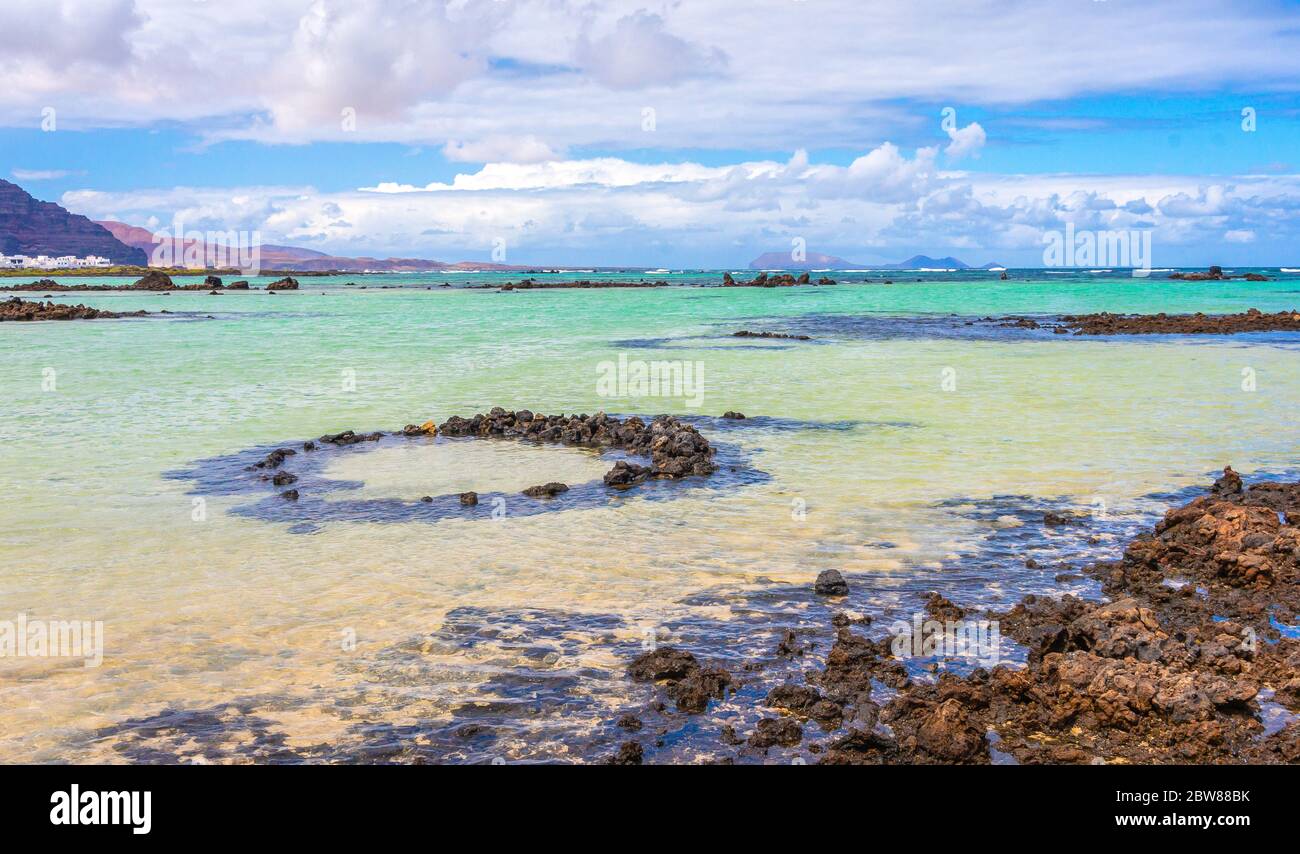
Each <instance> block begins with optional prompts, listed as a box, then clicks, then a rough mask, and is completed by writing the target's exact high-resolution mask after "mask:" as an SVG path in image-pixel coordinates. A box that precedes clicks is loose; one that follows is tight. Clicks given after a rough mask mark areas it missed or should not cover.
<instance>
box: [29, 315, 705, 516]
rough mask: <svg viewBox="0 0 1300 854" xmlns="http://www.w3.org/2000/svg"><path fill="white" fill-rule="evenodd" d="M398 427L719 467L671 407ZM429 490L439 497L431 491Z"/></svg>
mask: <svg viewBox="0 0 1300 854" xmlns="http://www.w3.org/2000/svg"><path fill="white" fill-rule="evenodd" d="M15 299H16V298H15ZM399 434H400V435H401V436H405V437H407V438H416V437H420V436H436V435H438V434H442V435H443V436H447V437H452V438H471V437H472V438H484V439H486V438H496V439H518V440H523V441H532V442H538V443H553V444H561V445H572V446H576V447H584V448H593V449H618V450H622V451H626V452H627V453H629V454H633V455H636V456H641V457H646V458H649V460H650V465H648V466H646V465H641V464H639V463H635V462H632V461H630V460H618V461H617V462H615V463H614V465H613V467H612V468H611V469H610V470H609V471H608V472H606V474H605V476H604V483H605V485H606V486H609V487H611V488H614V489H619V490H623V489H628V488H630V487H632V486H635V485H636V484H639V483H643V482H645V481H647V480H650V479H652V478H669V479H677V478H683V477H689V476H692V475H699V476H704V475H709V474H712V473H713V472H714V471H716V470H717V465H716V464H715V463H714V462H713V457H714V454H715V449H714V448H713V446H712V445H710V444H709V441H708V440H707V439H705V438H704V437H703V436H702V435H700V432H699V431H698V430H696V429H695V427H693V426H692V425H690V424H686V423H684V422H682V421H681V420H679V419H677V418H675V417H673V416H671V415H659V416H656V417H655V418H654V419H652V420H651V421H650V422H648V423H647V422H646V421H644V420H642V419H641V418H638V417H636V416H632V417H630V418H627V419H623V420H620V419H618V418H614V417H611V416H608V415H606V414H605V413H603V412H597V413H596V414H595V415H586V414H583V415H542V414H541V413H534V412H532V411H531V410H527V409H521V410H519V411H518V412H507V411H506V410H505V409H502V408H501V407H496V408H494V409H493V410H492V411H491V412H488V413H487V414H486V415H483V414H480V415H474V416H472V417H470V418H462V417H460V416H457V415H453V416H452V417H450V418H448V419H447V420H446V421H445V422H443V423H442V424H439V425H436V426H435V424H434V422H433V421H425V422H424V423H422V424H407V425H406V426H405V427H403V428H402V429H401V430H400V431H399ZM384 436H385V434H384V433H383V432H378V431H376V432H373V433H357V432H355V431H352V430H344V431H343V432H341V433H327V434H325V435H324V436H321V437H320V438H318V439H316V440H315V441H310V442H306V443H304V444H303V446H302V447H303V450H304V451H306V452H311V451H315V450H317V449H318V448H319V447H320V446H323V445H334V446H335V447H350V446H352V445H359V444H362V443H366V442H377V441H379V440H380V439H382V438H383V437H384ZM296 453H297V451H295V450H294V449H293V448H288V447H285V448H276V449H275V450H273V451H271V452H270V453H268V454H267V455H266V457H264V458H263V459H261V460H259V461H258V462H256V463H253V464H252V465H249V466H247V467H246V468H247V470H249V471H254V470H259V469H260V470H275V469H278V468H280V466H282V465H283V464H284V463H285V461H286V460H287V459H288V458H289V457H292V456H294V455H295V454H296ZM262 479H264V480H270V481H272V482H273V483H274V485H275V486H285V485H288V484H290V483H294V482H296V481H297V477H296V476H294V475H291V474H288V473H283V472H282V473H277V474H275V475H274V476H272V475H263V476H262ZM568 490H569V486H568V485H567V484H564V483H559V482H550V483H543V484H538V485H536V486H530V487H528V488H527V489H525V490H523V494H524V495H527V496H529V497H530V498H538V499H545V498H554V497H555V496H557V495H559V494H561V493H563V492H567V491H568ZM296 495H297V493H296V491H295V496H296ZM426 497H428V498H429V499H430V500H432V497H431V496H426ZM459 500H460V504H461V505H462V506H464V507H474V506H476V505H477V504H478V502H479V496H478V493H477V492H463V493H460V495H459Z"/></svg>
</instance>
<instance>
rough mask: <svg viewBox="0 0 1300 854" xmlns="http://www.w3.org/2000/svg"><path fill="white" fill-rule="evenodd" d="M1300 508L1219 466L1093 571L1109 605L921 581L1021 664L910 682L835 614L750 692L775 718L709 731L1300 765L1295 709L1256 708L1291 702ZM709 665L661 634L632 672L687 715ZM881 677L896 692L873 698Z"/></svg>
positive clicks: (889, 648)
mask: <svg viewBox="0 0 1300 854" xmlns="http://www.w3.org/2000/svg"><path fill="white" fill-rule="evenodd" d="M1296 520H1300V483H1271V482H1260V483H1256V484H1254V485H1253V486H1246V484H1245V483H1244V482H1243V481H1242V479H1241V477H1240V476H1239V475H1238V474H1237V473H1236V472H1234V471H1232V469H1231V468H1227V469H1225V470H1224V474H1223V476H1221V477H1220V478H1218V480H1216V481H1215V484H1214V487H1213V488H1212V489H1211V490H1210V491H1209V492H1208V493H1207V494H1206V495H1204V496H1202V497H1199V498H1197V499H1195V500H1194V501H1191V502H1190V503H1188V504H1185V505H1183V506H1181V507H1177V508H1174V509H1171V510H1170V511H1169V512H1168V513H1167V514H1166V515H1165V518H1164V519H1163V521H1161V522H1160V523H1159V524H1158V525H1157V526H1156V527H1155V529H1154V530H1153V531H1152V532H1150V533H1148V534H1146V535H1143V536H1139V537H1137V538H1136V539H1135V540H1134V541H1133V542H1132V543H1130V545H1129V546H1128V548H1127V549H1126V551H1125V552H1124V555H1123V557H1122V558H1121V559H1120V560H1118V561H1113V562H1101V563H1097V564H1094V565H1092V566H1090V567H1088V569H1087V570H1086V573H1087V574H1088V575H1090V576H1091V577H1093V578H1095V579H1097V580H1098V581H1100V582H1101V584H1102V588H1103V591H1104V593H1105V594H1106V596H1107V597H1108V601H1106V602H1094V601H1085V600H1082V599H1079V598H1076V597H1074V596H1070V595H1065V596H1062V597H1059V598H1054V597H1043V596H1026V597H1025V598H1024V599H1023V600H1022V601H1021V602H1020V603H1019V604H1017V605H1016V606H1015V607H1013V608H1011V609H1010V610H1009V611H1006V612H1005V613H1001V614H980V615H973V614H971V612H969V611H968V610H967V609H963V608H960V607H958V606H956V605H954V604H953V603H952V602H951V601H949V600H948V599H947V598H946V597H944V596H943V595H942V594H940V593H938V592H934V593H931V594H929V595H928V597H927V598H926V601H925V610H926V612H927V613H928V614H929V615H930V617H932V618H933V619H936V620H941V621H957V620H962V619H967V620H970V619H979V620H984V619H993V620H997V621H998V622H999V624H1000V626H1001V631H1002V633H1003V634H1005V635H1008V636H1010V637H1012V638H1014V639H1015V640H1016V641H1017V642H1019V643H1020V644H1022V645H1024V646H1025V647H1027V649H1028V661H1027V665H1026V666H1025V667H1022V668H1014V667H1010V666H1006V665H998V666H996V667H993V668H992V669H991V670H988V669H984V668H979V669H975V670H974V671H973V672H971V673H970V674H969V675H966V676H959V675H956V674H954V673H951V672H943V673H942V674H941V675H940V676H939V677H938V679H937V680H936V681H934V682H928V681H925V682H923V681H918V680H914V679H913V678H912V676H911V674H910V673H909V671H908V669H907V668H906V667H905V666H904V664H903V662H902V660H901V659H899V658H896V657H895V654H894V649H893V639H892V638H890V637H884V638H880V639H872V638H868V637H865V636H863V635H861V634H858V633H857V632H855V631H852V630H851V629H850V627H849V621H848V620H840V619H834V620H832V624H833V625H834V626H836V627H838V632H837V634H836V636H835V642H834V645H833V646H832V647H831V649H830V650H829V652H828V653H827V654H826V657H825V663H824V666H823V667H822V668H821V669H820V670H809V671H807V675H806V684H796V683H790V682H787V683H785V684H781V685H779V686H777V687H775V688H773V689H772V690H770V691H769V692H768V694H767V695H766V698H765V699H764V700H763V701H762V706H763V707H766V708H768V709H775V710H777V711H779V712H782V713H783V714H784V717H781V718H771V717H764V718H762V719H761V720H759V721H758V723H757V726H756V728H755V729H754V731H753V733H752V734H751V735H750V736H749V739H748V741H746V740H745V739H742V738H740V737H738V736H737V735H736V733H735V731H734V729H733V728H731V727H729V726H728V727H723V729H722V732H721V736H720V745H721V746H722V747H723V749H726V748H738V749H761V750H769V749H779V748H790V747H795V746H797V745H799V744H801V742H802V740H803V739H804V737H805V732H804V729H803V728H802V727H800V725H799V722H800V721H816V722H818V723H820V724H821V725H822V726H823V728H824V729H825V730H826V731H828V732H829V733H831V735H830V738H829V739H828V741H827V742H826V743H824V744H823V743H820V742H818V743H812V744H809V745H807V750H808V752H810V753H814V754H817V755H819V762H820V763H822V764H903V763H905V764H988V763H990V762H991V761H992V750H991V748H993V747H994V745H995V746H996V750H997V752H998V755H999V756H1001V757H1004V758H1005V759H1007V760H1010V761H1015V762H1019V763H1021V764H1112V763H1114V764H1132V763H1143V764H1155V763H1198V764H1209V763H1215V764H1218V763H1297V762H1300V720H1297V719H1295V718H1292V719H1291V720H1290V721H1288V722H1286V723H1285V724H1284V725H1281V726H1280V727H1277V728H1275V729H1274V730H1273V731H1271V732H1270V731H1266V729H1265V727H1264V724H1263V721H1262V715H1261V702H1264V701H1265V698H1266V697H1268V698H1270V700H1269V701H1271V702H1274V703H1277V704H1280V705H1281V706H1283V707H1285V708H1287V709H1289V710H1290V711H1291V712H1293V713H1295V712H1300V639H1297V638H1295V637H1294V636H1292V633H1289V632H1288V633H1283V632H1280V631H1278V630H1277V628H1276V622H1277V621H1280V622H1282V623H1284V624H1290V625H1293V624H1294V623H1295V622H1296V620H1297V619H1298V618H1300V527H1297V525H1296ZM1171 581H1172V582H1175V583H1174V584H1171V583H1169V582H1171ZM763 666H764V665H763V664H762V663H761V662H751V663H746V664H745V665H744V670H746V671H749V672H757V671H759V670H761V669H762V668H763ZM704 670H705V668H704V667H703V666H702V665H701V663H700V662H699V661H698V660H697V659H696V657H695V656H694V655H692V654H690V653H688V652H685V651H682V650H678V649H674V648H671V647H663V648H660V649H657V650H655V651H653V652H651V653H646V654H644V655H642V656H640V657H639V658H637V659H636V660H634V661H633V662H632V664H631V666H630V668H629V675H630V676H631V677H632V678H633V679H634V680H638V681H655V682H657V683H659V684H661V685H663V686H664V690H665V692H666V693H667V694H668V696H669V697H670V698H674V699H676V698H678V697H680V696H683V695H687V696H690V697H693V698H694V700H695V702H688V703H685V704H683V703H682V702H680V701H678V709H679V711H683V712H685V713H688V714H694V713H695V712H696V711H697V710H699V711H702V710H703V708H704V707H707V705H708V701H709V699H711V698H712V699H717V698H720V697H721V696H722V693H723V691H722V690H718V691H717V692H716V693H713V694H708V693H704V692H702V691H695V692H692V691H691V690H689V688H688V687H686V686H689V685H690V684H692V680H694V682H695V683H699V682H700V674H701V673H702V672H704ZM726 684H727V685H730V684H731V682H730V681H729V682H727V683H726ZM717 685H718V683H716V682H713V683H710V684H708V685H706V686H704V687H705V688H717ZM882 685H883V686H885V687H886V688H888V689H890V690H891V692H892V694H891V695H890V697H889V699H888V700H885V699H880V700H879V701H877V699H873V697H879V696H880V694H879V692H878V686H882ZM1268 692H1271V695H1270V694H1269V693H1268ZM738 696H741V695H736V697H738ZM701 699H702V700H703V704H702V705H701V702H700V700H701ZM732 701H733V702H734V701H735V697H733V699H732ZM756 711H757V710H756ZM991 742H992V743H991Z"/></svg>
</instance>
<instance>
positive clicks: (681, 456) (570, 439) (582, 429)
mask: <svg viewBox="0 0 1300 854" xmlns="http://www.w3.org/2000/svg"><path fill="white" fill-rule="evenodd" d="M437 432H438V433H441V434H442V435H443V436H453V437H456V436H463V437H469V436H473V437H478V438H503V439H509V438H513V439H521V440H526V441H533V442H545V443H554V444H561V445H571V446H577V447H584V448H614V449H618V450H623V451H626V452H627V453H629V454H633V455H636V456H643V457H648V458H649V459H650V463H651V464H650V466H648V467H646V466H640V465H637V464H635V463H629V462H627V461H624V460H620V461H618V462H617V463H615V464H614V467H613V468H612V469H611V470H610V472H609V473H608V474H606V476H605V478H606V479H605V482H606V483H607V484H609V485H610V486H616V487H621V486H630V485H632V484H633V483H637V482H640V481H641V480H645V479H648V478H680V477H686V476H688V475H708V474H712V473H713V472H714V471H715V470H716V468H717V466H716V465H715V464H714V462H713V455H714V449H713V447H712V446H711V445H710V444H709V441H708V440H707V439H705V438H704V437H703V436H701V435H700V432H699V431H698V430H696V429H695V428H694V427H693V426H691V425H690V424H686V423H684V422H682V421H681V420H679V419H677V418H675V417H673V416H671V415H658V416H656V417H655V418H654V419H653V420H651V421H650V422H649V423H647V422H645V421H643V420H642V419H641V418H639V417H637V416H635V415H634V416H632V417H630V418H627V419H625V420H621V421H620V420H619V419H618V418H614V417H612V416H609V415H606V414H605V413H603V412H597V413H596V414H595V415H586V414H583V415H542V414H541V413H534V412H532V411H531V410H527V409H521V410H519V411H518V412H507V411H506V410H504V409H502V408H501V407H496V408H494V409H493V410H492V411H491V412H488V413H487V414H485V415H484V414H479V415H474V416H472V417H470V418H462V417H460V416H458V415H453V416H452V417H451V418H448V419H447V420H446V421H445V422H443V423H442V424H439V425H438V428H437Z"/></svg>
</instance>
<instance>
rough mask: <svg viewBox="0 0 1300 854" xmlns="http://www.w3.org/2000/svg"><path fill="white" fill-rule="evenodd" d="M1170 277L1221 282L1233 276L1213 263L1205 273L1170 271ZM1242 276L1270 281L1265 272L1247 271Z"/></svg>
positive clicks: (1259, 280)
mask: <svg viewBox="0 0 1300 854" xmlns="http://www.w3.org/2000/svg"><path fill="white" fill-rule="evenodd" d="M1169 278H1171V279H1180V280H1182V281H1184V282H1219V281H1228V280H1230V279H1231V278H1232V276H1229V275H1227V274H1226V273H1224V272H1223V268H1222V267H1220V266H1219V265H1217V264H1213V265H1211V266H1210V269H1208V270H1206V271H1205V272H1204V273H1184V272H1181V271H1179V272H1177V273H1170V274H1169ZM1242 278H1243V279H1245V280H1246V281H1248V282H1267V281H1269V278H1268V276H1265V275H1264V274H1263V273H1246V274H1245V275H1243V276H1242Z"/></svg>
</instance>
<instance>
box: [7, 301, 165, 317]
mask: <svg viewBox="0 0 1300 854" xmlns="http://www.w3.org/2000/svg"><path fill="white" fill-rule="evenodd" d="M148 313H149V312H147V311H131V312H116V311H104V310H103V309H98V308H89V307H87V306H84V305H64V304H62V303H56V302H48V301H47V302H40V301H38V300H30V301H29V300H24V299H21V298H19V297H10V298H9V299H7V300H4V301H0V321H6V320H19V321H28V320H110V319H112V318H115V317H143V316H145V315H147V314H148Z"/></svg>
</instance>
